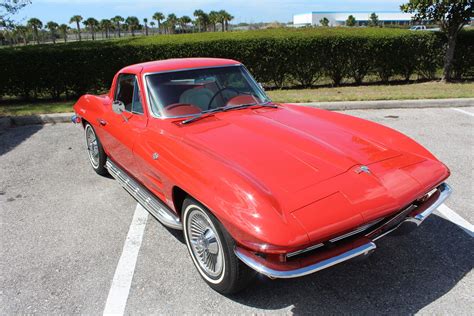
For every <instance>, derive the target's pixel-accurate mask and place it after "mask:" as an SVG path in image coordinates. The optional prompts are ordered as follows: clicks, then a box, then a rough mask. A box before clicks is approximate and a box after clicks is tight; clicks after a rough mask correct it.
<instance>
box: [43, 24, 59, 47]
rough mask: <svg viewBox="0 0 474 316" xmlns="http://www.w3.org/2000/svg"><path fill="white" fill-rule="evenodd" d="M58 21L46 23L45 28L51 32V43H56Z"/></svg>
mask: <svg viewBox="0 0 474 316" xmlns="http://www.w3.org/2000/svg"><path fill="white" fill-rule="evenodd" d="M58 27H59V25H58V23H56V22H53V21H49V22H48V23H46V28H47V29H48V30H49V31H50V32H51V38H52V39H53V44H56V31H57V30H58Z"/></svg>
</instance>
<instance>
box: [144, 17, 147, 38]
mask: <svg viewBox="0 0 474 316" xmlns="http://www.w3.org/2000/svg"><path fill="white" fill-rule="evenodd" d="M143 24H144V25H145V36H148V19H147V18H144V19H143Z"/></svg>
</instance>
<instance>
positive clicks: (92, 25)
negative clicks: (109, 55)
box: [82, 18, 99, 41]
mask: <svg viewBox="0 0 474 316" xmlns="http://www.w3.org/2000/svg"><path fill="white" fill-rule="evenodd" d="M82 24H84V26H86V27H87V28H88V29H89V32H91V35H92V40H93V41H95V32H96V30H97V28H98V27H99V21H97V20H96V19H94V18H88V19H87V20H85V21H84V22H82Z"/></svg>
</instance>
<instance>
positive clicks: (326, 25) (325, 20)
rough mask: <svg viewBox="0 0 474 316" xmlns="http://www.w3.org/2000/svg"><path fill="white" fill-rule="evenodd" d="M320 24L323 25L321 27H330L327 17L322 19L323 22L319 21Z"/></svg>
mask: <svg viewBox="0 0 474 316" xmlns="http://www.w3.org/2000/svg"><path fill="white" fill-rule="evenodd" d="M319 24H321V26H325V27H328V26H329V20H328V18H327V17H324V18H322V19H321V20H319Z"/></svg>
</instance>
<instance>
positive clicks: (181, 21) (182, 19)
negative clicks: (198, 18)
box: [178, 15, 192, 33]
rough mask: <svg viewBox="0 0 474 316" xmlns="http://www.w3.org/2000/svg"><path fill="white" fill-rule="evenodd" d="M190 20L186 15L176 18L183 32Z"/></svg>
mask: <svg viewBox="0 0 474 316" xmlns="http://www.w3.org/2000/svg"><path fill="white" fill-rule="evenodd" d="M191 22H192V20H191V18H190V17H189V16H187V15H184V16H182V17H180V18H179V19H178V24H179V27H180V29H181V32H183V33H184V32H185V31H186V29H187V26H188V24H189V23H191Z"/></svg>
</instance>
